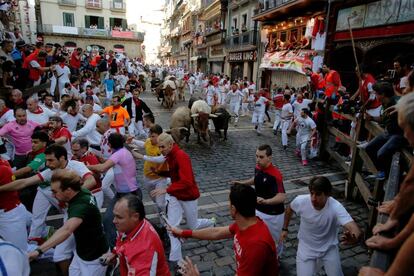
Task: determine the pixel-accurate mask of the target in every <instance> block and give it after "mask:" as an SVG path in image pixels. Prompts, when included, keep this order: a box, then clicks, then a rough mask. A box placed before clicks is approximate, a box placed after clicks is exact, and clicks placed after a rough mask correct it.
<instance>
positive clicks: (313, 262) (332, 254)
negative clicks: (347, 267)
mask: <svg viewBox="0 0 414 276" xmlns="http://www.w3.org/2000/svg"><path fill="white" fill-rule="evenodd" d="M307 253H308V252H307V249H306V248H304V247H303V246H301V242H300V241H299V245H298V253H297V256H296V272H297V275H298V276H313V275H315V274H316V273H318V272H319V270H320V268H321V266H322V265H323V267H324V268H325V272H326V274H327V275H328V276H343V275H344V274H343V272H342V267H341V257H340V256H339V249H338V246H337V245H333V246H331V247H330V248H329V249H328V250H327V251H326V252H324V253H323V254H320V256H318V257H314V256H312V257H310V256H308V254H307Z"/></svg>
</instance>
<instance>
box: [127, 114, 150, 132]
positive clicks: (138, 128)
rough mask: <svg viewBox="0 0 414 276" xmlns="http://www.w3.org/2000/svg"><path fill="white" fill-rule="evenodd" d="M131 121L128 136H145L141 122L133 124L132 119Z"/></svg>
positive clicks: (133, 120)
mask: <svg viewBox="0 0 414 276" xmlns="http://www.w3.org/2000/svg"><path fill="white" fill-rule="evenodd" d="M131 121H132V122H131V123H130V124H129V126H128V132H129V134H130V135H133V136H140V135H146V132H145V130H144V125H143V124H142V121H138V122H135V119H134V118H132V120H131Z"/></svg>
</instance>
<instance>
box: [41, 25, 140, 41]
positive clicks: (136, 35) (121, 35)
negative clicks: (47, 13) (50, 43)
mask: <svg viewBox="0 0 414 276" xmlns="http://www.w3.org/2000/svg"><path fill="white" fill-rule="evenodd" d="M37 31H38V32H42V33H46V34H66V35H73V36H87V37H100V38H113V39H118V40H119V39H128V40H138V41H141V42H142V41H144V36H145V34H144V33H142V32H133V31H117V30H112V31H109V30H105V29H90V28H80V27H67V26H57V25H50V24H43V25H39V26H38V30H37Z"/></svg>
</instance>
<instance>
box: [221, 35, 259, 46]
mask: <svg viewBox="0 0 414 276" xmlns="http://www.w3.org/2000/svg"><path fill="white" fill-rule="evenodd" d="M257 36H258V33H257V31H248V32H243V33H241V34H238V35H233V36H230V37H228V38H227V39H226V46H227V47H230V48H237V47H241V46H247V45H256V42H257Z"/></svg>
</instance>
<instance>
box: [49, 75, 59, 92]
mask: <svg viewBox="0 0 414 276" xmlns="http://www.w3.org/2000/svg"><path fill="white" fill-rule="evenodd" d="M56 84H57V80H56V77H55V75H53V76H52V77H51V78H50V95H52V96H54V95H55V90H56ZM59 92H60V91H59Z"/></svg>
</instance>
